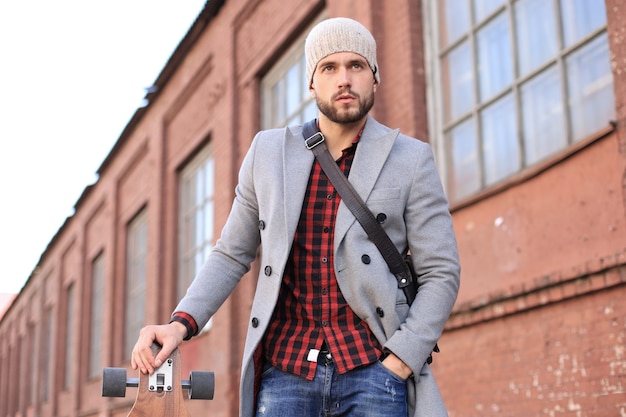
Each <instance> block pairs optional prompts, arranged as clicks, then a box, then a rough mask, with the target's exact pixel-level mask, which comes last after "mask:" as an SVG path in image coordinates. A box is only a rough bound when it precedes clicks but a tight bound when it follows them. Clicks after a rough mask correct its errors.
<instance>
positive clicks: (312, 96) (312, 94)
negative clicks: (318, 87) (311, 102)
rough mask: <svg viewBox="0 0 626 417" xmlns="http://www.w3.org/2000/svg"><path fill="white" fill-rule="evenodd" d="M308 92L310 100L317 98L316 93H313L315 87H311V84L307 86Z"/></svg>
mask: <svg viewBox="0 0 626 417" xmlns="http://www.w3.org/2000/svg"><path fill="white" fill-rule="evenodd" d="M309 92H310V93H311V98H317V93H316V92H315V87H313V83H311V85H309Z"/></svg>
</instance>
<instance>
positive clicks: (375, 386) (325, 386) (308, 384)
mask: <svg viewBox="0 0 626 417" xmlns="http://www.w3.org/2000/svg"><path fill="white" fill-rule="evenodd" d="M406 390H407V386H406V382H405V381H403V380H402V379H401V378H399V377H398V376H396V375H394V374H393V373H392V372H391V371H389V370H387V368H385V367H384V366H383V364H382V363H380V362H375V363H373V364H371V365H368V366H364V367H361V368H357V369H354V370H352V371H349V372H347V373H345V374H343V375H340V374H339V373H337V371H336V369H335V367H334V365H333V363H332V360H328V361H326V362H324V361H321V362H319V363H318V364H317V370H316V371H315V378H314V379H313V381H308V380H306V379H304V378H302V377H298V376H295V375H292V374H289V373H286V372H282V371H280V370H279V369H276V368H273V367H270V366H267V365H266V367H265V369H264V371H263V375H262V377H261V389H260V391H259V397H258V402H257V412H256V416H257V417H330V416H332V417H341V416H345V417H407V405H406Z"/></svg>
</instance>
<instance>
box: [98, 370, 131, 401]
mask: <svg viewBox="0 0 626 417" xmlns="http://www.w3.org/2000/svg"><path fill="white" fill-rule="evenodd" d="M102 396H103V397H125V396H126V368H104V369H103V371H102Z"/></svg>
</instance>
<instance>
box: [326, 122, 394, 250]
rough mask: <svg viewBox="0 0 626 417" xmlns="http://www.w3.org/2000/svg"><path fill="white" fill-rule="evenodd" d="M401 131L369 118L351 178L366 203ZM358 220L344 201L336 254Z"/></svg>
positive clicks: (340, 212)
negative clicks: (349, 230)
mask: <svg viewBox="0 0 626 417" xmlns="http://www.w3.org/2000/svg"><path fill="white" fill-rule="evenodd" d="M398 132H399V130H398V129H396V130H390V129H388V128H386V127H384V126H383V125H381V124H380V123H378V122H377V121H376V120H374V119H373V118H372V117H369V118H368V119H367V122H366V124H365V129H363V134H362V135H361V139H360V140H359V144H358V146H357V148H356V153H355V155H354V161H353V162H352V167H351V168H350V175H349V177H348V179H349V180H350V183H351V184H352V186H353V187H354V189H355V190H356V192H357V193H358V194H359V195H360V196H361V198H362V199H363V201H365V202H367V199H368V197H369V195H370V193H371V192H372V189H373V188H374V185H375V184H376V180H377V179H378V176H379V174H380V171H381V170H382V169H383V166H384V164H385V161H386V160H387V158H388V156H389V152H391V148H392V147H393V144H394V142H395V139H396V137H397V136H398ZM355 221H356V218H355V217H354V215H353V214H352V213H351V212H350V209H348V207H346V205H345V204H344V203H343V201H342V203H341V205H340V206H339V210H338V211H337V219H336V223H335V252H336V251H337V248H338V247H339V245H340V243H341V241H342V240H343V238H344V237H345V234H346V232H347V231H348V229H349V228H350V226H351V225H352V224H353V223H354V222H355Z"/></svg>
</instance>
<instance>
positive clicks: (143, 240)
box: [124, 210, 148, 359]
mask: <svg viewBox="0 0 626 417" xmlns="http://www.w3.org/2000/svg"><path fill="white" fill-rule="evenodd" d="M127 233H128V236H127V248H126V257H127V259H126V304H125V306H126V317H125V334H124V358H125V359H128V358H130V354H131V351H132V349H133V346H134V345H135V342H136V341H137V336H138V335H139V330H140V329H141V328H142V327H143V325H144V311H145V309H144V307H145V299H146V258H147V256H148V214H147V211H146V210H144V211H142V212H141V213H139V214H138V215H137V216H136V217H135V218H134V219H133V220H132V221H131V222H130V223H129V225H128V230H127Z"/></svg>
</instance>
